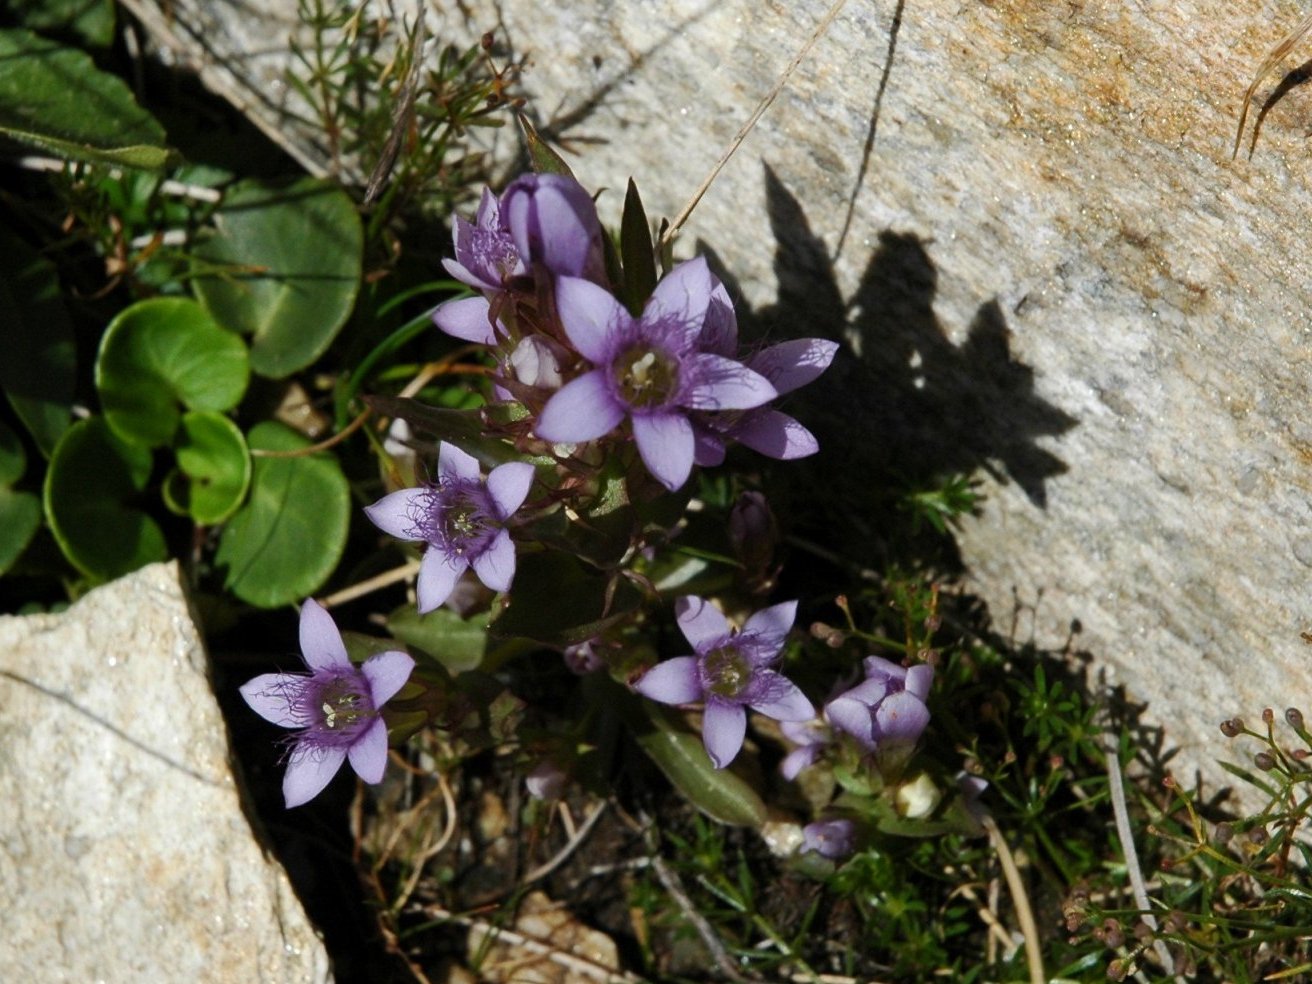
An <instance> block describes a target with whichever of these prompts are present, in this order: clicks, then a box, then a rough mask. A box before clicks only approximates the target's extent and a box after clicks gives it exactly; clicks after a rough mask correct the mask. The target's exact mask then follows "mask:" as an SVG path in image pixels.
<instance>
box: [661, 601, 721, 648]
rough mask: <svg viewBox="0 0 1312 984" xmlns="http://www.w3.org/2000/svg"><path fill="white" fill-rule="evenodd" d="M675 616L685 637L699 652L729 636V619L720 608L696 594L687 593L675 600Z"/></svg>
mask: <svg viewBox="0 0 1312 984" xmlns="http://www.w3.org/2000/svg"><path fill="white" fill-rule="evenodd" d="M674 617H675V619H676V620H677V621H678V623H679V631H680V632H682V633H683V637H684V638H685V639H687V640H688V642H689V643H690V644H691V645H692V648H693V649H695V650H696V651H697V652H699V653H701V652H705V651H706V650H708V649H710V648H711V647H713V646H715V645H717V644H718V643H720V642H722V641H723V640H725V639H727V638H728V637H729V633H730V626H729V620H728V619H727V618H725V617H724V615H723V614H721V612H720V610H719V609H718V608H716V607H715V606H714V605H712V604H711V603H710V602H708V601H706V600H705V599H703V598H698V597H697V596H696V595H685V596H684V597H682V598H679V599H678V600H677V601H675V602H674Z"/></svg>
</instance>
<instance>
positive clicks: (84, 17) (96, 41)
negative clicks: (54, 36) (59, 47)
mask: <svg viewBox="0 0 1312 984" xmlns="http://www.w3.org/2000/svg"><path fill="white" fill-rule="evenodd" d="M14 13H17V15H18V19H19V22H20V23H21V24H22V26H23V27H30V28H31V29H32V30H34V31H45V32H46V33H52V32H57V31H67V32H69V33H71V34H74V35H76V36H77V37H79V38H80V39H81V40H82V41H83V42H84V43H85V44H87V45H88V46H89V47H92V48H108V47H109V46H110V45H111V44H113V43H114V0H25V2H24V3H21V4H19V6H18V10H17V11H14Z"/></svg>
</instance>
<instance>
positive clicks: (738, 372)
mask: <svg viewBox="0 0 1312 984" xmlns="http://www.w3.org/2000/svg"><path fill="white" fill-rule="evenodd" d="M692 362H693V372H692V375H693V378H694V379H695V380H696V384H695V385H694V386H693V388H692V389H691V390H690V391H689V392H688V393H687V394H685V395H684V396H683V397H682V398H681V401H680V402H681V403H682V404H683V405H684V406H686V407H689V408H691V409H693V410H750V409H752V408H753V407H759V406H760V405H761V404H763V403H768V402H769V401H770V400H773V399H774V398H775V396H776V395H777V394H776V393H775V389H774V387H773V386H771V385H770V381H769V380H768V379H766V378H765V377H764V376H762V375H761V374H760V373H758V372H753V371H752V370H751V369H748V368H747V367H746V366H745V365H743V364H742V363H741V362H735V361H734V360H733V359H726V358H725V357H724V356H722V355H709V354H706V353H702V354H700V355H697V356H695V357H694V358H693V360H692Z"/></svg>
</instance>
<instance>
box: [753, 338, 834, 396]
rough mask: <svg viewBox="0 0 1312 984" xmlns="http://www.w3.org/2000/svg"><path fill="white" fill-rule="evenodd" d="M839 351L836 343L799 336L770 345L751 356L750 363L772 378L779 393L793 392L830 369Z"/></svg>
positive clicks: (766, 376) (765, 375)
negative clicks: (830, 364)
mask: <svg viewBox="0 0 1312 984" xmlns="http://www.w3.org/2000/svg"><path fill="white" fill-rule="evenodd" d="M837 351H838V343H837V342H831V341H828V340H826V339H823V338H798V339H795V340H794V341H791V342H781V343H780V344H778V345H771V346H770V347H769V348H767V349H764V350H762V351H761V352H758V353H757V354H756V355H754V356H752V357H751V358H750V359H748V360H747V364H748V365H749V366H751V367H752V368H753V369H755V370H756V371H757V372H759V373H760V374H761V375H762V376H764V377H765V378H766V379H768V380H770V382H771V383H773V384H774V388H775V389H776V390H778V391H779V392H780V393H791V392H792V391H793V390H795V389H797V388H798V387H799V386H805V385H806V384H807V383H809V382H812V381H813V380H814V379H816V377H818V376H819V375H820V374H821V373H822V372H824V371H825V370H826V369H828V368H829V363H831V362H833V361H834V353H836V352H837Z"/></svg>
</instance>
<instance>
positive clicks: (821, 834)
mask: <svg viewBox="0 0 1312 984" xmlns="http://www.w3.org/2000/svg"><path fill="white" fill-rule="evenodd" d="M856 833H857V831H856V824H855V823H853V822H852V821H851V820H843V819H836V820H817V821H816V822H815V823H808V824H807V825H806V826H805V827H803V828H802V851H803V852H806V851H814V852H815V853H816V854H819V855H820V856H821V857H824V858H829V859H830V860H831V861H841V860H842V859H843V858H845V857H847V856H848V855H849V854H851V853H852V852H853V851H854V850H856Z"/></svg>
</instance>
